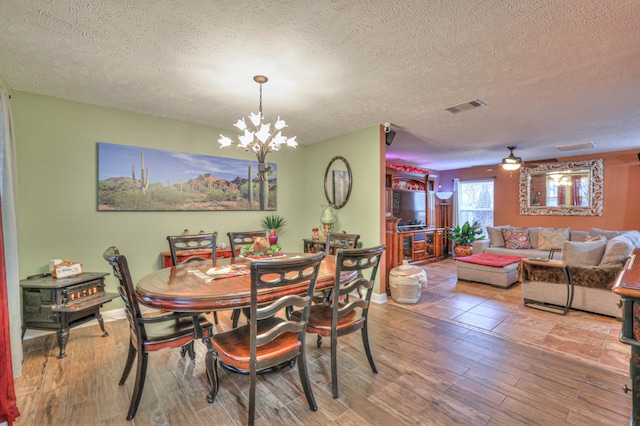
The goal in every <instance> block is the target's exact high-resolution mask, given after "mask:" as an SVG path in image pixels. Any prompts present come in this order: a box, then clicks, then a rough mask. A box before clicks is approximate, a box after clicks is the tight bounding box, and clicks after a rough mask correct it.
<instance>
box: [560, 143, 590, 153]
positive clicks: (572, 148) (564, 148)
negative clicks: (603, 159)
mask: <svg viewBox="0 0 640 426" xmlns="http://www.w3.org/2000/svg"><path fill="white" fill-rule="evenodd" d="M595 147H596V144H594V143H593V142H583V143H574V144H573V145H559V146H556V149H557V150H559V151H578V150H580V149H591V148H595Z"/></svg>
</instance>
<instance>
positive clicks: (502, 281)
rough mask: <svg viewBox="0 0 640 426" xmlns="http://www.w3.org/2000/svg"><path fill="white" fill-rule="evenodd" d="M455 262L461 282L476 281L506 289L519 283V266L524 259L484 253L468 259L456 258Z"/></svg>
mask: <svg viewBox="0 0 640 426" xmlns="http://www.w3.org/2000/svg"><path fill="white" fill-rule="evenodd" d="M454 260H455V263H456V269H457V270H458V279H459V280H465V281H475V282H479V283H484V284H491V285H495V286H498V287H505V288H506V287H509V286H510V285H511V284H513V283H515V282H517V281H518V265H519V264H520V261H521V260H522V258H521V257H518V256H506V255H501V254H489V253H482V254H474V255H473V256H467V257H456V258H455V259H454Z"/></svg>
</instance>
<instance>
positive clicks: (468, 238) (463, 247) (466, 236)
mask: <svg viewBox="0 0 640 426" xmlns="http://www.w3.org/2000/svg"><path fill="white" fill-rule="evenodd" d="M448 231H449V232H448V236H449V239H450V240H451V241H453V242H454V243H455V246H454V249H453V251H454V253H455V254H456V256H458V257H463V256H469V255H471V253H472V244H473V242H474V241H475V240H483V239H484V238H485V237H484V235H482V227H481V226H480V223H478V221H477V220H476V221H474V222H473V223H472V224H469V221H467V222H465V223H464V224H463V225H462V226H460V225H458V226H454V227H453V228H448Z"/></svg>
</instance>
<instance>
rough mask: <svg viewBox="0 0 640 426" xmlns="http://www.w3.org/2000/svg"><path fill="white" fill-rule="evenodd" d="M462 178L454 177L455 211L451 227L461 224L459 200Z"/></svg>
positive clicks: (452, 215)
mask: <svg viewBox="0 0 640 426" xmlns="http://www.w3.org/2000/svg"><path fill="white" fill-rule="evenodd" d="M459 184H460V179H459V178H455V179H453V213H452V214H451V227H452V228H455V227H456V226H458V225H460V202H459V201H458V185H459Z"/></svg>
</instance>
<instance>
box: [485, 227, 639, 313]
mask: <svg viewBox="0 0 640 426" xmlns="http://www.w3.org/2000/svg"><path fill="white" fill-rule="evenodd" d="M487 234H488V235H489V238H488V239H487V240H479V241H475V242H474V245H473V253H474V254H478V253H494V254H504V255H510V256H520V257H522V258H532V257H535V258H548V257H549V254H550V253H552V250H553V256H552V258H553V260H557V261H562V262H563V263H564V264H565V265H567V270H568V273H569V275H570V278H571V281H572V283H573V300H572V303H571V308H572V309H579V310H584V311H587V312H593V313H596V314H601V315H607V316H612V317H616V318H620V317H621V316H622V312H621V309H620V307H619V306H618V302H619V299H620V297H619V296H618V295H616V294H615V293H613V292H612V291H611V288H612V287H613V285H614V283H615V281H616V279H617V277H618V276H619V274H620V273H621V272H622V271H623V269H624V266H625V262H626V261H627V259H628V258H629V256H630V255H631V252H632V251H633V249H634V248H638V247H640V232H638V231H635V230H633V231H609V230H603V229H598V228H591V229H590V230H589V231H577V230H571V229H568V228H560V229H553V228H522V227H511V226H502V227H493V228H489V227H487ZM518 280H519V281H520V283H521V286H522V296H523V299H524V302H525V304H531V303H536V304H542V305H554V306H564V305H565V304H566V301H567V278H566V275H565V271H564V269H563V268H561V267H558V266H557V264H556V265H551V264H545V262H536V263H527V262H520V265H519V266H518Z"/></svg>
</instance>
